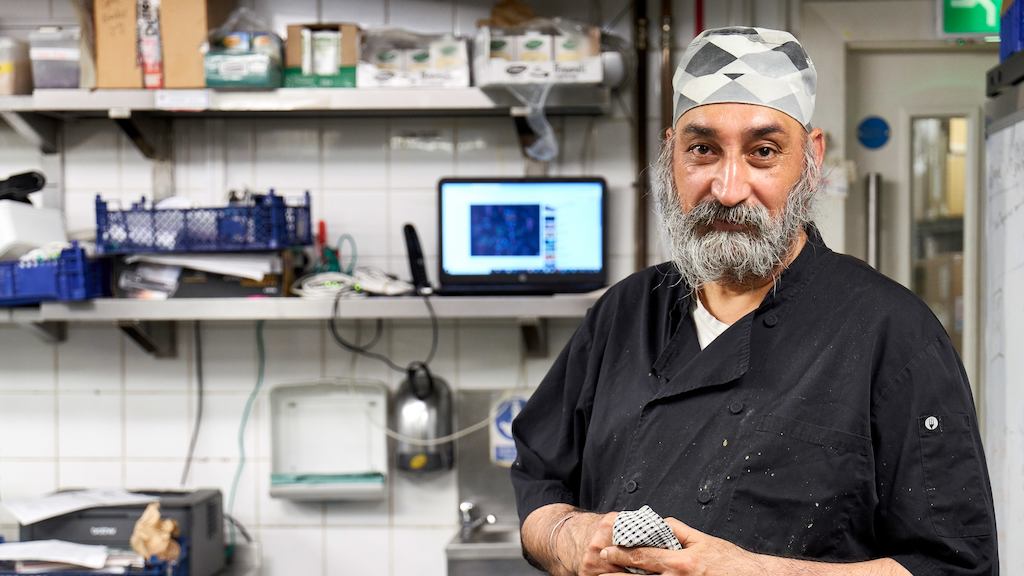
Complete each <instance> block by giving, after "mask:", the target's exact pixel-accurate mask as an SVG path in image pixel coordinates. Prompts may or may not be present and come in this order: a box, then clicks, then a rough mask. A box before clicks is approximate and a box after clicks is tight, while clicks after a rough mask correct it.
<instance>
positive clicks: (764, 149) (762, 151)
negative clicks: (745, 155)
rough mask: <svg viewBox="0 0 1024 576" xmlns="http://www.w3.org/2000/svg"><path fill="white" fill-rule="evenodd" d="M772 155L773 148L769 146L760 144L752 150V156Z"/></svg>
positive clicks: (765, 156)
mask: <svg viewBox="0 0 1024 576" xmlns="http://www.w3.org/2000/svg"><path fill="white" fill-rule="evenodd" d="M774 155H775V150H774V149H773V148H771V147H770V146H761V147H760V148H758V149H757V150H755V151H754V156H757V157H758V158H771V157H772V156H774Z"/></svg>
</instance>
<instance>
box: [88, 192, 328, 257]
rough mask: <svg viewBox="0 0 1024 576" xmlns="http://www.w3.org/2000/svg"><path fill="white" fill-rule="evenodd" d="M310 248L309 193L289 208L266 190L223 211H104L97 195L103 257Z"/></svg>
mask: <svg viewBox="0 0 1024 576" xmlns="http://www.w3.org/2000/svg"><path fill="white" fill-rule="evenodd" d="M312 243H313V231H312V225H311V223H310V205H309V192H306V196H305V203H304V204H303V205H301V206H288V205H287V204H285V201H284V198H282V197H281V196H278V195H276V194H274V192H273V191H271V192H270V193H269V194H267V195H266V196H259V197H257V198H256V201H255V203H254V204H251V205H244V206H243V205H236V206H225V207H223V208H165V209H158V208H147V207H146V206H145V199H143V200H142V201H141V202H139V203H136V204H133V205H132V206H131V208H129V209H127V210H109V209H108V208H107V203H106V202H104V201H103V199H102V198H100V197H99V196H96V247H97V250H99V251H100V252H101V253H104V254H138V253H144V252H249V251H257V250H280V249H282V248H287V247H289V246H307V245H309V244H312Z"/></svg>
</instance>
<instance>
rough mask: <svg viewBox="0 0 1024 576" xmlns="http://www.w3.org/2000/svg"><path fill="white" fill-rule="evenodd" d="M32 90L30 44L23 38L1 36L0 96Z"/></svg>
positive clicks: (26, 92)
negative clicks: (29, 57) (22, 39)
mask: <svg viewBox="0 0 1024 576" xmlns="http://www.w3.org/2000/svg"><path fill="white" fill-rule="evenodd" d="M30 92H32V72H31V66H30V64H29V60H28V46H27V45H26V44H25V43H24V42H22V41H21V40H15V39H14V38H8V37H6V36H0V96H10V95H11V94H28V93H30Z"/></svg>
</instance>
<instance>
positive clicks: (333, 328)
mask: <svg viewBox="0 0 1024 576" xmlns="http://www.w3.org/2000/svg"><path fill="white" fill-rule="evenodd" d="M341 300H342V294H341V293H340V292H339V293H338V294H337V295H335V297H334V305H333V306H332V308H331V317H330V318H329V319H328V321H327V327H328V328H329V329H330V332H331V337H332V338H333V339H334V341H335V343H337V344H338V346H341V347H342V348H344V349H345V350H348V351H349V352H353V353H355V354H359V355H360V356H365V357H367V358H371V359H373V360H377V361H378V362H383V363H384V364H386V365H387V366H388V368H391V369H392V370H394V371H395V372H403V373H404V372H406V371H408V369H409V366H401V365H399V364H398V363H396V362H395V361H394V360H392V359H391V358H389V357H388V356H386V355H384V354H381V353H379V352H374V351H373V350H370V348H372V347H373V346H374V345H375V344H377V341H378V340H380V335H381V332H382V331H383V327H384V322H383V320H381V319H379V318H378V319H377V329H376V333H375V334H374V337H373V338H372V339H371V341H370V342H369V343H367V344H358V343H353V342H349V341H348V340H345V338H344V337H343V336H342V335H341V333H340V332H339V331H338V325H337V321H338V320H339V319H340V316H339V315H338V304H339V302H341ZM423 303H424V304H425V305H426V307H427V312H428V313H429V314H430V328H431V330H430V334H431V337H430V351H429V352H428V353H427V356H426V359H424V360H423V362H422V363H423V364H425V365H427V366H429V365H430V363H431V362H433V360H434V357H435V356H436V355H437V346H438V341H439V340H440V326H439V324H438V320H437V312H436V311H435V310H434V305H433V304H432V303H431V302H430V296H429V295H423ZM410 364H412V363H410Z"/></svg>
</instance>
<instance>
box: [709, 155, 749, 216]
mask: <svg viewBox="0 0 1024 576" xmlns="http://www.w3.org/2000/svg"><path fill="white" fill-rule="evenodd" d="M749 176H750V173H749V167H748V166H747V164H746V162H744V161H743V158H741V157H738V156H736V155H729V156H726V157H725V158H724V159H723V160H722V162H721V163H720V164H719V169H718V173H717V174H715V178H714V179H713V180H712V181H711V195H712V196H714V197H715V199H716V200H718V201H719V202H721V203H722V204H723V205H725V206H729V207H732V206H736V205H737V204H741V203H742V202H743V201H744V200H746V199H747V198H749V197H750V195H751V193H752V192H753V190H752V188H751V186H750V178H749Z"/></svg>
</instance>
